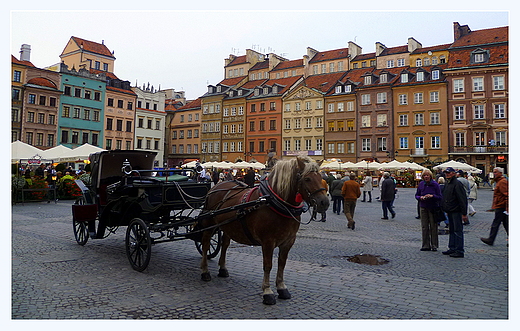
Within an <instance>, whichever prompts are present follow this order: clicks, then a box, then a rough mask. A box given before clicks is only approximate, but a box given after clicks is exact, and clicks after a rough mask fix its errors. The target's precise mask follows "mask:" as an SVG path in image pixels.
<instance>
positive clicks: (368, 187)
mask: <svg viewBox="0 0 520 331" xmlns="http://www.w3.org/2000/svg"><path fill="white" fill-rule="evenodd" d="M362 190H363V200H361V202H365V201H366V195H367V193H368V202H372V174H371V173H370V171H369V172H367V174H366V176H365V178H363V188H362Z"/></svg>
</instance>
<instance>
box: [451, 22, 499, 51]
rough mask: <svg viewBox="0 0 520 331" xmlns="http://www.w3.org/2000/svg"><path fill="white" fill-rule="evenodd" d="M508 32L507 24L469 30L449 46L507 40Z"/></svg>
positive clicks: (475, 44)
mask: <svg viewBox="0 0 520 331" xmlns="http://www.w3.org/2000/svg"><path fill="white" fill-rule="evenodd" d="M508 34H509V27H508V26H504V27H499V28H491V29H483V30H476V31H471V32H470V33H468V34H467V35H465V36H462V37H461V38H459V39H458V40H455V42H454V43H453V44H452V45H451V48H456V47H465V46H477V45H485V44H493V43H502V42H507V41H508Z"/></svg>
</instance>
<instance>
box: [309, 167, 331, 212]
mask: <svg viewBox="0 0 520 331" xmlns="http://www.w3.org/2000/svg"><path fill="white" fill-rule="evenodd" d="M321 186H323V188H324V189H325V193H328V192H329V185H327V180H326V179H325V178H323V177H322V180H321ZM316 214H317V212H316V210H315V209H314V210H313V211H312V216H311V221H316ZM320 214H321V219H320V220H319V221H317V222H326V221H327V212H326V211H324V212H322V213H320Z"/></svg>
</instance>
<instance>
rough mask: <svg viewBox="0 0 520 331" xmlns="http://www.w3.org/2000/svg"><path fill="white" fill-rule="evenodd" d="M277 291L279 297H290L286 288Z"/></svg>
mask: <svg viewBox="0 0 520 331" xmlns="http://www.w3.org/2000/svg"><path fill="white" fill-rule="evenodd" d="M277 292H278V298H279V299H290V298H291V293H289V290H288V289H286V288H284V289H280V290H277Z"/></svg>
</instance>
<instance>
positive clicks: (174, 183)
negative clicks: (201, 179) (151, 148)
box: [90, 150, 211, 236]
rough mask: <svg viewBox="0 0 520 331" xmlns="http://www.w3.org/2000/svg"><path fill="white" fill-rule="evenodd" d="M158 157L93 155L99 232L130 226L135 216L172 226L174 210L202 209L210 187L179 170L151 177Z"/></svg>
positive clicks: (111, 153)
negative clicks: (109, 228) (127, 165)
mask: <svg viewBox="0 0 520 331" xmlns="http://www.w3.org/2000/svg"><path fill="white" fill-rule="evenodd" d="M155 155H156V152H148V151H121V150H115V151H104V152H99V153H95V154H92V155H90V161H91V165H92V174H91V176H92V182H91V183H92V187H91V189H92V191H93V193H94V196H95V202H96V204H97V206H98V213H99V226H100V229H102V228H104V227H114V226H127V225H128V224H129V223H130V221H131V220H132V219H133V218H136V217H139V218H141V219H143V220H144V221H145V222H147V223H172V222H175V221H176V220H175V219H171V217H170V214H171V211H173V210H184V209H197V208H200V207H201V205H202V203H203V201H204V197H205V196H206V194H207V192H208V191H209V189H210V187H211V186H210V185H211V184H210V183H197V182H195V181H193V180H191V179H190V178H189V177H188V176H183V175H181V174H180V172H181V171H182V170H179V169H171V170H168V171H166V170H162V171H161V172H162V174H163V175H164V177H156V176H152V175H153V174H155V173H157V170H154V169H153V161H154V158H155ZM125 164H129V165H130V167H131V168H128V167H127V168H124V165H125ZM125 171H126V173H125ZM187 171H191V170H187ZM98 236H99V233H98Z"/></svg>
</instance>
